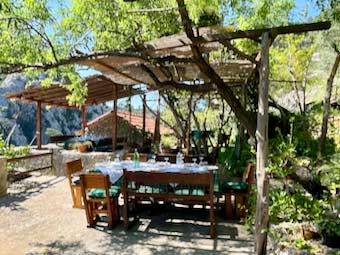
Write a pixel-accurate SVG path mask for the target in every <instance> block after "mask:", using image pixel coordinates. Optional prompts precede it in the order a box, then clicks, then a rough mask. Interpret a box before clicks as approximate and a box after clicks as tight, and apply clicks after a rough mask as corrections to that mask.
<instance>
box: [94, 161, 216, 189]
mask: <svg viewBox="0 0 340 255" xmlns="http://www.w3.org/2000/svg"><path fill="white" fill-rule="evenodd" d="M123 169H126V170H128V171H144V172H149V171H157V172H169V173H202V172H208V171H211V170H212V171H217V170H218V167H217V166H216V165H203V164H197V163H181V164H172V163H169V162H157V161H154V160H150V161H148V162H140V163H139V164H138V166H136V164H135V162H134V161H132V160H121V161H106V162H98V163H96V164H95V165H94V169H93V170H94V171H97V172H98V171H100V172H101V173H102V174H104V175H108V176H109V177H110V182H111V183H116V182H117V181H118V180H119V179H120V178H121V177H122V176H123Z"/></svg>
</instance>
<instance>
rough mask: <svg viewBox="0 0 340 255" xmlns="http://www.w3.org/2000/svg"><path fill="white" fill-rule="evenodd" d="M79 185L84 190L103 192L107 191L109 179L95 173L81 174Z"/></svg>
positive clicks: (106, 176)
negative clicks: (101, 190)
mask: <svg viewBox="0 0 340 255" xmlns="http://www.w3.org/2000/svg"><path fill="white" fill-rule="evenodd" d="M80 185H81V187H82V188H84V189H85V190H88V189H104V190H105V191H109V189H110V178H109V176H108V175H102V174H97V173H91V174H82V175H80Z"/></svg>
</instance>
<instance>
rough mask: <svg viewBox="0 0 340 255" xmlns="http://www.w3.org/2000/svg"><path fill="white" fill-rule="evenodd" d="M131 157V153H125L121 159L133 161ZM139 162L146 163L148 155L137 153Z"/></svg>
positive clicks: (132, 154) (132, 155)
mask: <svg viewBox="0 0 340 255" xmlns="http://www.w3.org/2000/svg"><path fill="white" fill-rule="evenodd" d="M133 157H134V153H133V152H127V153H125V154H124V156H123V159H124V160H127V159H128V158H130V159H131V160H133ZM139 161H140V162H147V161H148V154H146V153H139Z"/></svg>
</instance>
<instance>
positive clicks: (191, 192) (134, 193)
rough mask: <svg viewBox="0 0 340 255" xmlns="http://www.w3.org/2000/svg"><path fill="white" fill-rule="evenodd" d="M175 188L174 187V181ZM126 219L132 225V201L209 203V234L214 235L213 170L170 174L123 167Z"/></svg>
mask: <svg viewBox="0 0 340 255" xmlns="http://www.w3.org/2000/svg"><path fill="white" fill-rule="evenodd" d="M174 183H175V184H176V187H175V188H173V187H172V186H173V184H174ZM122 194H123V198H124V208H123V218H124V225H125V227H126V228H128V227H129V225H130V224H129V215H128V212H129V201H130V200H132V199H137V200H138V199H145V198H153V199H156V200H158V201H165V202H177V203H194V204H203V205H205V204H209V205H210V209H209V212H210V237H211V238H214V236H215V216H214V173H213V171H209V172H204V173H169V172H156V171H155V172H143V171H128V170H124V174H123V183H122Z"/></svg>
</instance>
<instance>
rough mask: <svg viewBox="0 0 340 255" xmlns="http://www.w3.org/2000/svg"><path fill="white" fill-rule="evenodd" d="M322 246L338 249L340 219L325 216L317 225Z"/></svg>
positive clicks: (339, 244) (339, 245) (335, 216)
mask: <svg viewBox="0 0 340 255" xmlns="http://www.w3.org/2000/svg"><path fill="white" fill-rule="evenodd" d="M318 226H319V231H320V233H321V236H322V240H323V244H325V245H327V246H328V247H332V248H340V218H339V217H337V215H332V216H327V217H326V218H324V219H322V220H321V221H320V222H319V224H318Z"/></svg>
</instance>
